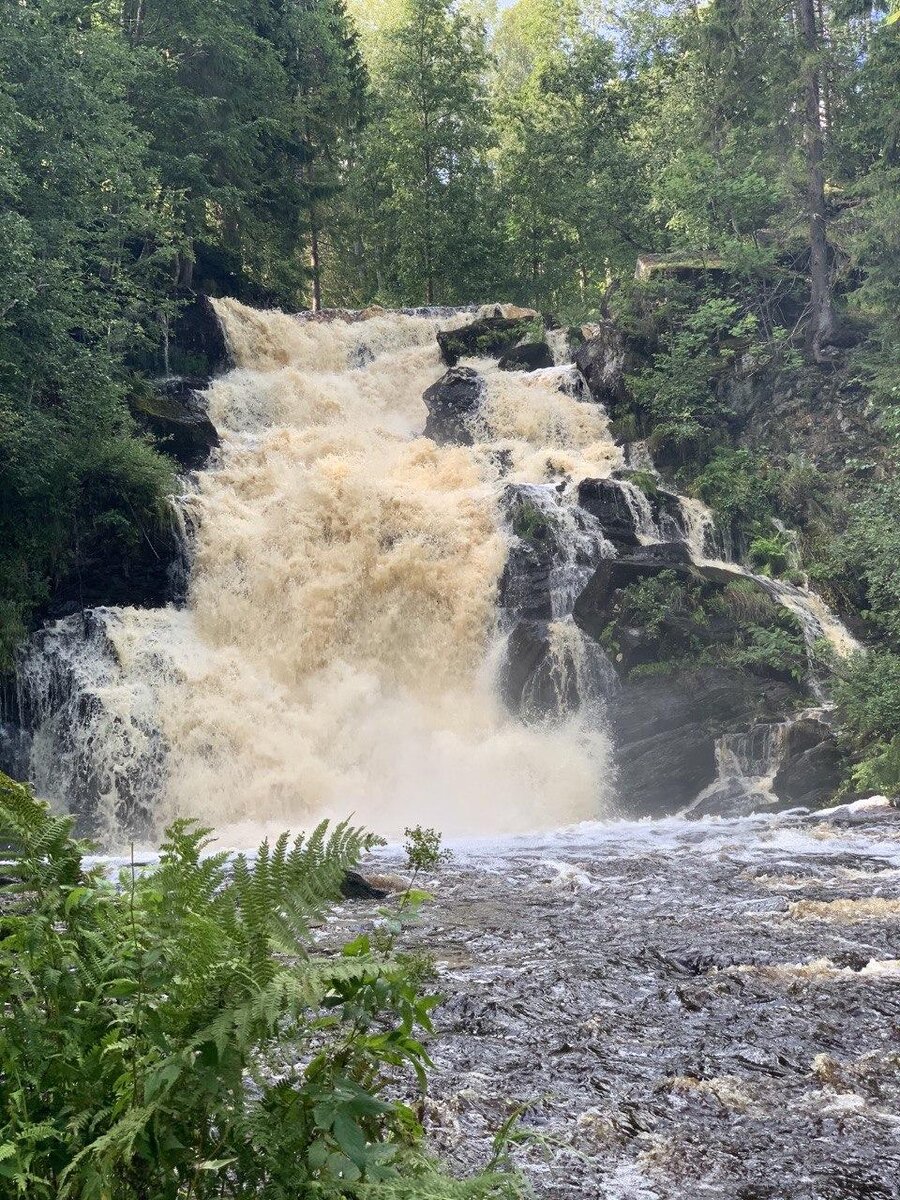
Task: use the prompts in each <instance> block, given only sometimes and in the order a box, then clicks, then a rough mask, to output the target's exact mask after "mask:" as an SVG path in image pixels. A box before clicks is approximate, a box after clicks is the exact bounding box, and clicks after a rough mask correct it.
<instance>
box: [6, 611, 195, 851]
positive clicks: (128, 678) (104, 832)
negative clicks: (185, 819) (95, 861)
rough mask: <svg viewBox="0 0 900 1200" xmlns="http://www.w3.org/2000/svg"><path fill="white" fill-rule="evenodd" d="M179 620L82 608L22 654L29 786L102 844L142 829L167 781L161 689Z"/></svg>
mask: <svg viewBox="0 0 900 1200" xmlns="http://www.w3.org/2000/svg"><path fill="white" fill-rule="evenodd" d="M187 620H188V614H186V613H179V612H178V611H177V610H175V609H173V608H167V609H134V608H122V609H114V608H97V609H88V610H86V611H85V612H83V613H76V614H75V615H73V616H71V617H66V618H64V619H63V620H60V621H56V622H53V623H52V624H50V625H48V626H45V628H43V629H41V630H39V631H38V632H37V633H35V634H34V635H33V636H32V637H31V638H30V639H29V640H28V642H26V643H25V645H24V646H23V647H22V650H21V651H20V654H19V660H18V670H17V691H18V695H17V701H18V709H19V720H20V722H21V726H22V727H23V728H24V729H25V730H27V731H28V732H29V733H30V735H31V746H30V762H29V776H30V779H31V781H32V783H33V784H34V786H35V789H36V791H37V792H38V794H40V795H42V796H45V797H46V798H47V799H48V800H50V801H52V802H54V803H55V804H57V805H58V806H59V807H60V808H68V809H69V810H70V811H71V812H73V813H74V814H75V815H76V816H78V817H79V820H80V823H81V827H82V829H84V831H85V832H88V833H90V834H91V835H92V836H95V837H97V838H99V839H100V840H107V839H108V838H109V837H111V836H113V835H114V834H115V833H117V832H118V831H119V830H121V829H123V828H127V829H130V830H132V831H133V832H140V831H141V830H144V829H146V828H147V827H148V826H149V823H150V820H151V816H152V813H153V809H154V804H155V801H156V798H157V796H158V794H159V791H160V789H161V787H162V786H163V783H164V780H165V776H166V753H165V740H164V737H163V734H162V732H161V720H160V700H161V687H162V683H163V682H164V681H165V680H169V679H171V678H173V677H174V675H175V674H176V672H177V668H176V657H177V653H178V646H179V644H180V642H181V641H183V632H184V630H183V627H184V626H185V624H186V622H187Z"/></svg>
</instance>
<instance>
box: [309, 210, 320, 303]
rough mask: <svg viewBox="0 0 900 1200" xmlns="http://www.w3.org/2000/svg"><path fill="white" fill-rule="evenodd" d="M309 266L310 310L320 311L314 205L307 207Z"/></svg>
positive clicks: (317, 240)
mask: <svg viewBox="0 0 900 1200" xmlns="http://www.w3.org/2000/svg"><path fill="white" fill-rule="evenodd" d="M309 267H310V270H311V272H312V305H311V307H312V310H313V312H321V311H322V267H321V262H320V259H319V225H318V222H317V220H316V210H315V206H314V205H310V208H309Z"/></svg>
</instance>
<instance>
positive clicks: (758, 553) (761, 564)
mask: <svg viewBox="0 0 900 1200" xmlns="http://www.w3.org/2000/svg"><path fill="white" fill-rule="evenodd" d="M747 557H748V558H749V559H750V563H751V564H752V566H754V567H756V569H757V570H758V571H761V572H762V574H763V575H773V576H780V575H784V574H786V572H787V571H789V570H790V568H791V557H792V555H791V548H790V546H789V544H788V541H787V539H786V538H785V537H784V535H783V534H781V533H779V532H777V531H776V532H775V533H770V534H759V535H757V537H755V538H754V539H753V541H752V542H751V543H750V548H749V550H748V551H747Z"/></svg>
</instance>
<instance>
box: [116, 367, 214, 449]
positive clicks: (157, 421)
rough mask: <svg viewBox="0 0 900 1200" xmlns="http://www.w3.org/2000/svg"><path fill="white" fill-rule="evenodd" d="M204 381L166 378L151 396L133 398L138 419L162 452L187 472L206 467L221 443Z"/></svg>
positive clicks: (133, 410)
mask: <svg viewBox="0 0 900 1200" xmlns="http://www.w3.org/2000/svg"><path fill="white" fill-rule="evenodd" d="M206 383H207V381H206V380H203V379H183V378H177V379H165V380H162V381H160V382H159V383H158V384H157V385H156V387H155V388H154V391H153V393H152V394H151V395H147V396H139V397H136V398H134V399H132V402H131V409H132V412H133V413H134V415H135V417H136V418H137V420H138V421H139V422H140V423H141V424H142V425H143V426H144V427H145V428H146V429H147V430H148V431H149V432H150V433H151V434H152V435H153V437H154V438H155V439H156V441H157V443H158V445H159V448H160V450H162V451H163V452H164V453H166V454H168V455H170V456H171V457H172V458H174V459H175V461H176V462H177V463H178V464H179V465H180V466H182V467H184V468H185V470H193V471H195V470H198V469H199V468H200V467H202V466H204V465H205V464H206V461H207V459H208V458H209V456H210V453H211V452H212V451H213V450H214V449H215V448H216V446H218V444H219V435H218V433H217V432H216V428H215V426H214V425H213V423H212V421H210V419H209V414H208V410H207V406H206V401H205V399H204V398H203V394H202V393H203V389H204V388H205V387H206Z"/></svg>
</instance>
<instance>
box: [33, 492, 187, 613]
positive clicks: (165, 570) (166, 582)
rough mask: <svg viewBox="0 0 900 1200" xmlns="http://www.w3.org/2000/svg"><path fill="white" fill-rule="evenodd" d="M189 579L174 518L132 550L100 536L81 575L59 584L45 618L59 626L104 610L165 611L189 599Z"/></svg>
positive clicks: (89, 546) (86, 549)
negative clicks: (76, 616) (81, 613)
mask: <svg viewBox="0 0 900 1200" xmlns="http://www.w3.org/2000/svg"><path fill="white" fill-rule="evenodd" d="M184 575H185V546H184V543H183V542H182V539H181V536H180V533H179V529H178V526H177V523H176V520H175V514H174V513H173V514H172V518H171V521H169V522H168V523H166V524H165V525H164V526H163V527H161V528H159V529H154V530H145V531H144V533H143V536H142V537H141V539H140V541H139V542H137V543H136V544H135V545H133V546H129V547H128V548H127V549H126V548H122V547H119V546H115V545H110V544H109V543H108V542H105V541H103V539H101V538H99V537H97V536H95V537H92V538H91V539H89V540H86V541H85V542H84V543H83V544H82V546H81V554H80V557H79V560H78V564H77V567H76V569H75V570H74V571H73V572H72V573H71V574H69V575H66V576H64V577H63V578H62V579H60V580H59V582H58V583H57V586H56V587H55V588H54V591H53V595H52V596H51V598H50V600H49V601H48V602H47V604H46V605H44V607H43V608H42V609H41V611H40V614H39V616H40V618H41V619H42V620H57V619H59V618H60V617H67V616H70V615H71V614H72V613H75V612H78V611H80V610H81V609H83V608H96V607H99V606H101V605H108V606H125V607H133V608H159V607H160V606H161V605H164V604H168V603H169V602H170V601H173V600H174V601H179V600H182V599H183V588H184Z"/></svg>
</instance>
